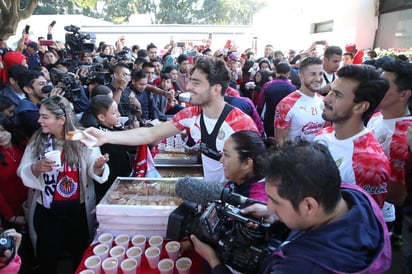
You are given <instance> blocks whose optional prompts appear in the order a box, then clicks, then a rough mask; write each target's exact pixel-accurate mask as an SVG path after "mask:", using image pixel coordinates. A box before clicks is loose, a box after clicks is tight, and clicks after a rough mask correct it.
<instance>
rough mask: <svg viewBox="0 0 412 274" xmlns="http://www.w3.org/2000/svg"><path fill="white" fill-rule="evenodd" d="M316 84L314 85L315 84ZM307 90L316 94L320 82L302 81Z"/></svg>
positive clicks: (320, 84)
mask: <svg viewBox="0 0 412 274" xmlns="http://www.w3.org/2000/svg"><path fill="white" fill-rule="evenodd" d="M315 83H316V84H315ZM302 84H303V85H304V86H305V87H306V88H307V89H308V90H310V91H311V92H313V93H316V92H318V91H319V90H320V88H321V86H322V82H314V81H304V82H303V83H302ZM314 84H315V87H314Z"/></svg>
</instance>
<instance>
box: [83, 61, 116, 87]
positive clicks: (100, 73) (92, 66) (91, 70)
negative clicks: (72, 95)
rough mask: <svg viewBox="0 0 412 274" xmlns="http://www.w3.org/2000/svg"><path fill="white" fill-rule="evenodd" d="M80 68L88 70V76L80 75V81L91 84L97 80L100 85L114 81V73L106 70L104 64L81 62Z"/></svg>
mask: <svg viewBox="0 0 412 274" xmlns="http://www.w3.org/2000/svg"><path fill="white" fill-rule="evenodd" d="M79 69H84V70H87V76H81V75H80V81H82V82H83V83H84V84H87V85H89V84H90V83H92V82H97V83H99V84H100V85H105V86H107V85H109V84H110V83H111V81H112V75H111V73H109V72H106V71H105V68H104V65H102V64H99V63H83V62H80V63H79Z"/></svg>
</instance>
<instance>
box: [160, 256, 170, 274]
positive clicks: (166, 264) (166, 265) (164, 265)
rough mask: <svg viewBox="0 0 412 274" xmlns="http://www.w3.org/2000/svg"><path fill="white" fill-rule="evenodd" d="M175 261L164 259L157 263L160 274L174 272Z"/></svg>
mask: <svg viewBox="0 0 412 274" xmlns="http://www.w3.org/2000/svg"><path fill="white" fill-rule="evenodd" d="M173 267H174V262H173V260H172V259H163V260H161V261H160V262H159V263H158V264H157V268H158V269H159V271H160V274H173Z"/></svg>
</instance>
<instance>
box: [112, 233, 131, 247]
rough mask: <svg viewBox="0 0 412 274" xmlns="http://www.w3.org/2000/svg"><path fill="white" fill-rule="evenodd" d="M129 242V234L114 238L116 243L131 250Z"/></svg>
mask: <svg viewBox="0 0 412 274" xmlns="http://www.w3.org/2000/svg"><path fill="white" fill-rule="evenodd" d="M129 241H130V237H129V235H127V234H119V235H117V236H116V238H114V243H115V244H116V245H121V246H123V247H124V248H125V249H128V248H129Z"/></svg>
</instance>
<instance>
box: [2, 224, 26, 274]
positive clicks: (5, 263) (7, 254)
mask: <svg viewBox="0 0 412 274" xmlns="http://www.w3.org/2000/svg"><path fill="white" fill-rule="evenodd" d="M0 237H1V240H2V241H5V239H6V238H5V237H7V238H8V239H9V240H11V241H12V242H13V246H14V250H10V249H8V248H6V249H5V250H4V252H3V253H2V254H0V274H10V273H18V272H19V270H20V266H21V258H20V256H19V255H18V254H17V251H18V249H19V247H20V244H21V239H22V234H21V233H18V232H17V231H16V230H15V229H14V228H12V229H8V230H5V231H4V232H3V233H2V234H1V236H0ZM0 244H1V250H2V251H3V247H4V244H3V243H0Z"/></svg>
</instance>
